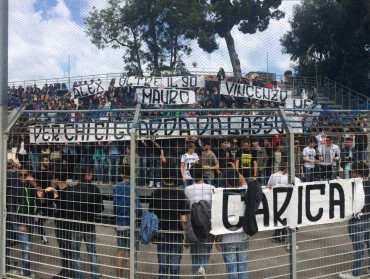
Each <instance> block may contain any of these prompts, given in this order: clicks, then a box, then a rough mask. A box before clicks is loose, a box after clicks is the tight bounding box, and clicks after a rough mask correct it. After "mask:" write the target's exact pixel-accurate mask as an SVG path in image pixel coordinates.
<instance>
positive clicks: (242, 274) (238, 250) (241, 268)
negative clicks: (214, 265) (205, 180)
mask: <svg viewBox="0 0 370 279" xmlns="http://www.w3.org/2000/svg"><path fill="white" fill-rule="evenodd" d="M225 182H226V185H227V187H230V188H238V187H240V188H244V189H247V182H246V181H245V179H244V177H243V175H241V174H240V173H239V172H238V171H237V170H236V169H235V168H230V169H228V170H227V171H226V172H225ZM234 216H235V215H234ZM234 216H233V217H234ZM231 218H232V217H231ZM236 219H238V218H236ZM248 247H249V239H248V235H247V234H246V233H245V232H244V231H242V232H238V233H229V234H223V235H218V236H216V249H217V251H220V252H221V251H222V252H223V258H224V262H225V264H226V273H227V274H226V279H233V278H238V279H248V257H247V251H248Z"/></svg>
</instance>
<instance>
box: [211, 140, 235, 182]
mask: <svg viewBox="0 0 370 279" xmlns="http://www.w3.org/2000/svg"><path fill="white" fill-rule="evenodd" d="M214 153H215V155H216V157H217V159H218V164H219V169H218V170H217V174H218V181H217V186H218V187H225V186H226V185H225V183H224V181H223V177H222V174H223V173H224V172H225V171H226V170H227V169H228V164H229V163H230V162H232V161H233V157H232V155H231V150H230V148H229V147H228V146H227V139H221V141H220V148H217V149H215V150H214Z"/></svg>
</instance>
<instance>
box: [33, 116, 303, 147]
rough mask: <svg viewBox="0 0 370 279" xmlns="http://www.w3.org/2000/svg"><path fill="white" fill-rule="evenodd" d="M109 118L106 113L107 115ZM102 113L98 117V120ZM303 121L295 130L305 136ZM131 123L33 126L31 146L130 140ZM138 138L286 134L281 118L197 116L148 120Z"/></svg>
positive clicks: (140, 128)
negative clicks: (47, 143)
mask: <svg viewBox="0 0 370 279" xmlns="http://www.w3.org/2000/svg"><path fill="white" fill-rule="evenodd" d="M105 115H106V112H105ZM99 117H100V116H99V112H98V113H97V115H96V118H97V119H99ZM301 124H302V123H301V122H295V126H294V127H293V130H294V131H295V132H296V133H302V126H299V125H301ZM131 125H132V123H130V122H108V121H107V122H100V123H99V122H96V123H94V122H92V123H67V124H52V123H50V124H46V125H36V126H30V127H29V131H30V142H31V143H36V142H38V143H45V142H50V143H52V142H54V143H58V142H59V143H66V142H67V143H68V142H77V141H79V142H96V141H116V140H129V139H130V130H131ZM137 129H138V130H139V136H148V137H150V136H156V137H157V138H166V137H183V136H191V135H194V136H200V135H223V136H226V135H234V136H235V135H274V134H281V133H283V132H284V129H283V123H282V121H281V119H280V118H279V116H276V115H272V116H249V115H245V116H233V115H230V116H206V115H204V116H198V117H185V116H184V117H173V118H153V119H146V120H143V121H141V122H139V123H138V127H137Z"/></svg>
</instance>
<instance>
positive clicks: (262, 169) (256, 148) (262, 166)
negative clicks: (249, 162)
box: [252, 138, 268, 185]
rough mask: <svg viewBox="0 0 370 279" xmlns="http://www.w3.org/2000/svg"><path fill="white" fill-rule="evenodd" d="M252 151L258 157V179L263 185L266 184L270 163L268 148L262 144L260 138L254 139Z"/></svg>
mask: <svg viewBox="0 0 370 279" xmlns="http://www.w3.org/2000/svg"><path fill="white" fill-rule="evenodd" d="M252 152H253V155H254V156H255V157H256V159H257V168H258V181H259V183H261V185H266V183H267V177H266V168H267V163H268V156H267V152H266V149H265V148H263V147H261V146H260V144H259V139H258V138H253V139H252Z"/></svg>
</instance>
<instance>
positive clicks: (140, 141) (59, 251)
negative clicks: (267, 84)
mask: <svg viewBox="0 0 370 279" xmlns="http://www.w3.org/2000/svg"><path fill="white" fill-rule="evenodd" d="M315 113H316V112H313V111H303V110H302V111H297V110H294V113H293V111H289V110H288V109H286V110H283V109H282V108H270V109H258V110H253V109H247V110H245V109H244V110H243V109H229V110H227V111H225V110H222V109H221V110H220V109H218V110H217V109H215V110H212V111H209V110H204V109H203V110H201V109H195V108H193V109H192V110H191V111H190V110H189V109H187V110H184V109H166V110H165V111H163V110H161V109H141V107H140V106H138V107H137V108H135V109H126V110H112V111H108V112H107V111H103V112H101V111H95V112H91V111H83V110H82V111H55V112H54V111H50V112H48V113H43V112H42V111H25V112H22V114H20V115H19V118H18V120H17V122H16V124H15V125H14V126H13V127H12V128H11V129H10V130H9V133H8V135H7V136H8V149H9V150H8V164H7V176H8V179H7V185H6V186H7V204H6V209H7V212H8V213H7V217H6V218H7V219H6V224H7V227H6V228H7V239H6V243H7V246H6V249H5V248H3V252H4V253H6V276H9V277H14V276H19V275H23V276H25V277H32V276H34V275H35V276H36V277H37V278H38V277H40V278H50V277H53V278H65V277H66V278H82V277H91V278H99V277H105V278H109V277H117V276H118V277H124V278H128V277H129V276H130V275H131V276H133V277H135V278H154V277H160V276H166V275H168V276H170V275H171V274H172V276H175V277H176V276H178V277H181V278H186V277H193V276H202V274H204V276H206V277H207V278H208V277H217V278H226V277H227V278H229V277H230V276H236V275H238V276H239V278H247V276H248V275H249V277H250V278H336V277H337V276H338V274H339V273H340V272H343V271H348V270H350V269H351V263H352V260H353V255H354V252H353V250H352V247H351V239H350V238H349V234H348V231H347V221H346V220H348V219H350V220H352V219H351V217H352V213H353V210H355V209H354V208H352V207H355V204H356V202H358V199H359V198H358V197H357V196H356V195H355V194H353V193H352V190H348V189H351V185H352V184H351V183H352V181H354V180H353V179H354V178H355V177H358V176H359V173H361V176H362V177H363V176H364V175H366V171H367V173H368V166H367V165H364V164H359V162H363V161H368V153H367V150H368V149H367V144H368V140H367V132H366V121H367V119H368V118H367V115H366V114H367V112H366V111H359V112H356V113H353V112H348V111H333V112H330V113H331V114H332V115H331V116H328V115H327V114H328V113H329V112H327V111H324V112H323V111H321V112H320V114H318V115H317V116H315V117H313V116H312V115H313V114H315ZM333 115H336V117H337V118H335V117H334V116H333ZM310 117H311V118H310ZM325 117H327V118H325ZM41 119H44V120H41ZM51 119H53V121H51ZM66 119H69V120H71V119H75V120H76V121H68V122H67V121H65V120H66ZM346 119H348V121H347V122H346ZM337 120H338V121H337ZM307 123H310V124H309V125H308V124H307ZM292 166H294V167H292ZM353 168H356V171H357V173H356V174H355V175H354V176H352V175H353V174H354V172H353V171H354V170H353ZM365 168H366V169H365ZM294 177H295V178H294ZM345 178H348V179H349V180H345ZM342 179H343V180H342ZM332 180H335V181H332ZM329 181H331V182H330V183H327V182H329ZM348 181H349V182H348ZM256 182H258V184H259V185H261V186H262V192H263V197H264V198H263V199H262V202H261V204H260V205H259V210H258V211H257V212H255V213H257V214H256V221H254V220H255V219H254V214H252V215H250V212H254V209H253V208H251V204H253V203H256V202H257V203H259V202H260V201H261V199H258V191H257V198H255V200H254V199H253V198H249V199H248V198H247V197H248V196H245V192H246V190H245V189H243V187H245V186H246V185H249V188H248V189H250V188H252V187H254V185H255V183H256ZM300 182H307V183H304V184H303V186H299V187H298V186H297V185H300V184H298V183H300ZM348 183H349V184H348ZM364 183H365V182H364ZM279 184H285V186H279ZM286 184H292V185H293V187H292V188H291V186H290V187H288V186H286ZM275 185H277V186H275ZM309 185H311V186H309ZM239 187H242V188H239ZM310 187H311V188H310ZM346 187H347V189H346ZM256 189H258V187H257V188H256ZM279 189H280V190H279ZM289 189H291V190H289ZM308 189H310V190H308ZM248 191H249V190H248ZM248 191H247V193H248ZM344 195H345V196H344ZM347 195H348V196H347ZM226 197H227V198H226ZM288 197H289V198H288ZM294 197H296V198H294ZM225 199H226V200H227V201H226V200H225ZM294 199H297V201H294ZM199 200H205V201H209V202H210V201H212V209H211V212H212V215H211V226H212V231H211V234H208V233H206V234H205V235H202V232H204V231H202V230H203V229H202V226H199V227H198V226H197V225H196V221H199V222H203V223H207V218H205V217H199V219H198V218H196V217H194V215H191V214H195V213H193V210H196V209H194V207H195V206H193V205H194V204H198V202H199ZM225 202H226V205H225ZM244 204H245V205H244ZM362 205H363V203H362ZM245 208H247V211H245ZM147 211H149V212H154V213H155V214H156V216H157V217H158V219H159V227H158V231H157V232H156V233H155V234H154V236H153V237H152V238H150V237H148V235H147V234H148V233H149V231H150V228H151V226H148V228H149V229H148V230H147V231H145V230H142V231H141V230H140V226H143V223H145V224H148V223H149V224H151V223H150V222H148V221H153V219H151V218H149V217H148V216H146V215H147V213H145V212H147ZM206 211H207V210H206ZM197 212H198V214H199V216H203V215H202V214H201V213H202V212H203V213H204V210H203V211H201V210H200V209H199V208H198V211H197ZM207 212H208V211H207ZM355 213H358V212H355ZM190 216H192V217H193V218H194V219H195V221H194V224H193V223H192V222H191V221H190V220H189V219H190ZM202 218H203V219H202ZM359 218H360V219H361V220H364V219H365V218H367V217H366V212H365V214H364V215H363V216H361V217H359ZM243 220H248V222H244V221H243ZM297 220H298V222H297ZM208 221H209V220H208ZM189 222H190V223H191V224H193V231H194V232H193V234H191V233H190V232H189V231H191V230H190V229H189V228H187V227H188V226H189V224H188V223H189ZM255 222H256V223H255ZM350 222H351V221H350ZM243 224H244V226H243ZM352 225H353V226H352V227H353V228H355V225H354V224H352ZM254 226H258V228H259V232H258V233H257V234H255V235H253V237H249V236H248V235H247V234H245V233H244V231H247V232H248V233H249V234H251V235H252V234H253V231H254V230H255V227H254ZM297 228H298V229H297ZM350 228H351V227H350ZM356 228H357V227H356ZM198 230H200V231H198ZM139 231H141V235H139ZM234 231H235V233H234ZM352 235H354V232H352ZM356 235H357V234H356ZM146 240H147V241H148V242H149V244H144V243H143V242H145V241H146ZM361 241H362V240H361V239H357V240H356V239H355V240H354V242H353V243H357V244H358V245H360V242H361ZM361 243H362V242H361ZM361 245H362V244H361ZM360 249H362V250H360V251H363V252H366V248H365V247H363V248H362V247H361V248H360ZM367 258H368V256H367V255H366V259H367ZM366 266H367V265H366V264H365V265H364V267H366ZM360 267H361V266H358V268H360ZM359 272H365V269H364V270H359ZM364 274H365V273H364ZM243 276H244V277H243ZM133 277H131V278H133Z"/></svg>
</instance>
